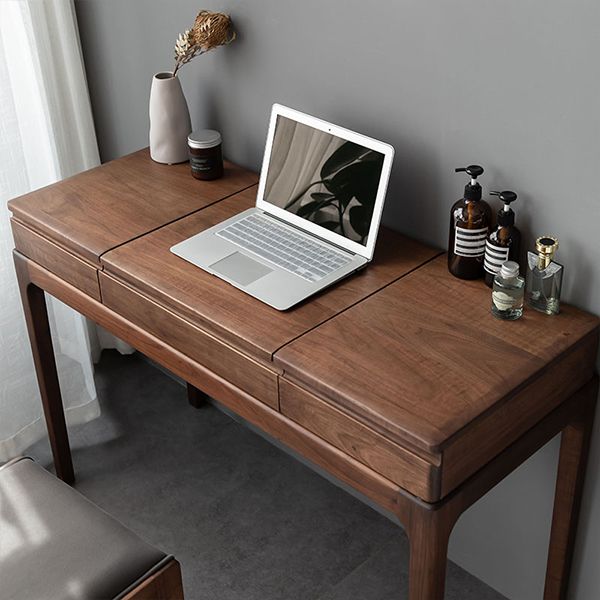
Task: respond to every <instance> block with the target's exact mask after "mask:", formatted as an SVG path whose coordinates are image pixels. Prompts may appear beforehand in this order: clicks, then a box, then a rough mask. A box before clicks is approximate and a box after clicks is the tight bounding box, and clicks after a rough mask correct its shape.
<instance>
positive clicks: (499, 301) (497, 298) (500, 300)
mask: <svg viewBox="0 0 600 600" xmlns="http://www.w3.org/2000/svg"><path fill="white" fill-rule="evenodd" d="M524 288H525V280H524V279H523V277H521V276H520V275H519V264H518V263H516V262H514V261H512V260H508V261H506V262H505V263H503V264H502V266H501V267H500V270H499V271H498V273H497V274H496V276H495V277H494V284H493V286H492V314H493V315H494V316H495V317H498V318H499V319H505V320H507V321H514V320H515V319H518V318H519V317H521V316H522V314H523V295H524Z"/></svg>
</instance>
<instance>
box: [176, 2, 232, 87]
mask: <svg viewBox="0 0 600 600" xmlns="http://www.w3.org/2000/svg"><path fill="white" fill-rule="evenodd" d="M235 37H236V34H235V31H234V30H233V26H232V24H231V18H230V17H229V15H225V14H223V13H218V12H210V11H208V10H201V11H200V12H199V13H198V16H197V17H196V20H195V21H194V25H193V26H192V28H191V29H186V31H185V33H180V34H179V37H178V38H177V41H176V42H175V69H174V70H173V76H175V75H176V74H177V71H178V70H179V69H180V68H181V66H182V65H185V64H186V63H188V62H190V60H192V58H194V57H195V56H198V55H200V54H205V53H206V52H209V51H210V50H213V49H214V48H217V47H219V46H226V45H227V44H231V42H233V40H235Z"/></svg>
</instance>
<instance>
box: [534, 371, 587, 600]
mask: <svg viewBox="0 0 600 600" xmlns="http://www.w3.org/2000/svg"><path fill="white" fill-rule="evenodd" d="M597 395H598V379H597V378H595V379H594V381H593V382H591V383H590V384H588V386H587V390H586V398H585V399H584V403H585V406H584V407H583V410H582V411H581V412H580V413H579V415H577V416H576V417H575V419H574V420H573V421H572V422H571V423H569V425H567V426H566V427H565V428H564V429H563V431H562V436H561V442H560V457H559V461H558V474H557V478H556V492H555V496H554V513H553V515H552V532H551V535H550V547H549V550H548V564H547V567H546V587H545V589H544V600H565V599H566V598H567V592H568V586H569V575H570V571H571V562H572V558H573V549H574V546H575V534H576V532H577V520H578V518H579V508H580V506H581V497H582V492H583V481H584V477H585V468H586V464H587V458H588V451H589V446H590V438H591V434H592V426H593V422H594V412H595V408H596V398H597Z"/></svg>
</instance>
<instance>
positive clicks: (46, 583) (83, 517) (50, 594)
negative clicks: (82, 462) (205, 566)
mask: <svg viewBox="0 0 600 600" xmlns="http://www.w3.org/2000/svg"><path fill="white" fill-rule="evenodd" d="M24 598H26V599H27V600H38V599H40V600H41V599H44V600H46V599H50V598H51V599H52V600H62V599H64V600H67V599H68V600H75V599H77V600H79V599H90V600H108V599H115V598H119V599H127V600H133V599H134V598H136V599H138V600H141V599H142V598H143V599H145V600H146V599H153V600H155V599H156V600H158V599H160V600H167V599H168V600H178V599H180V598H183V588H182V585H181V571H180V568H179V563H178V562H177V561H176V560H175V559H174V558H173V557H172V556H168V555H166V554H165V553H164V552H161V551H160V550H157V549H156V548H154V547H152V546H150V545H149V544H147V543H146V542H144V541H142V540H141V539H140V538H139V537H138V536H137V535H135V534H134V533H133V532H131V531H130V530H129V529H127V528H126V527H125V526H123V525H121V523H119V522H118V521H115V519H113V518H112V517H111V516H110V515H108V514H107V513H105V512H104V511H103V510H101V509H100V508H98V507H97V506H96V505H94V504H92V503H91V502H90V501H89V500H87V499H86V498H84V497H83V496H82V495H81V494H79V493H78V492H76V491H75V490H74V489H72V488H71V487H69V486H68V485H66V484H65V483H63V482H62V481H60V480H59V479H57V478H56V477H54V476H53V475H51V474H50V473H48V472H47V471H46V470H45V469H43V468H42V467H40V466H39V465H37V464H35V463H34V462H33V461H32V460H31V459H15V460H13V461H11V462H9V463H7V464H6V465H4V466H3V467H0V600H23V599H24Z"/></svg>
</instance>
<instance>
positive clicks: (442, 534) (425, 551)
mask: <svg viewBox="0 0 600 600" xmlns="http://www.w3.org/2000/svg"><path fill="white" fill-rule="evenodd" d="M453 526H454V519H451V518H450V517H449V516H448V513H447V512H445V511H443V510H441V511H433V510H427V509H425V508H420V507H416V508H415V510H414V511H413V514H412V515H411V519H410V526H409V529H408V538H409V544H410V563H409V574H408V577H409V579H408V589H409V592H408V597H409V600H443V598H444V590H445V585H446V564H447V562H448V540H449V539H450V532H451V531H452V527H453Z"/></svg>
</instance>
